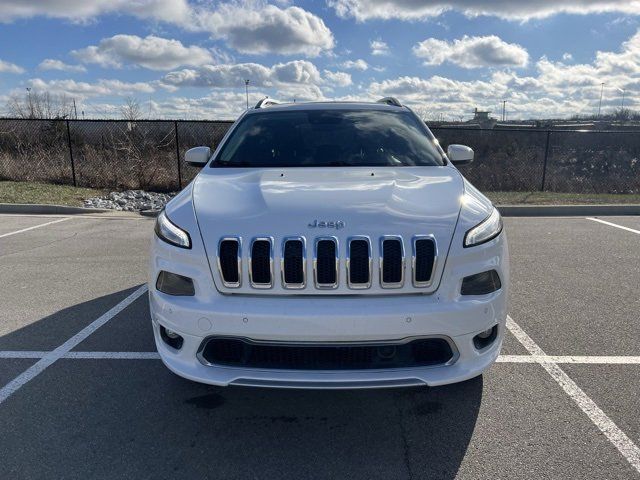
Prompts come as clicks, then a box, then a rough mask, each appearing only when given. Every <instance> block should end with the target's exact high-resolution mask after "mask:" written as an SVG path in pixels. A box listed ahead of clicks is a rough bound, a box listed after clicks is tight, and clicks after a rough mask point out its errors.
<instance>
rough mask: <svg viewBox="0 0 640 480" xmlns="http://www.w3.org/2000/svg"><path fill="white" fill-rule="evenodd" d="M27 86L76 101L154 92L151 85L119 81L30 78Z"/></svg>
mask: <svg viewBox="0 0 640 480" xmlns="http://www.w3.org/2000/svg"><path fill="white" fill-rule="evenodd" d="M27 84H28V85H29V86H30V87H31V88H32V89H33V90H34V91H38V92H48V93H51V94H55V95H67V96H69V97H74V98H78V99H82V98H89V97H108V96H121V95H136V94H149V93H153V92H155V88H154V86H153V85H152V84H150V83H146V82H133V83H128V82H122V81H120V80H98V81H97V82H93V83H89V82H77V81H75V80H49V81H46V80H42V79H41V78H32V79H30V80H29V81H28V82H27Z"/></svg>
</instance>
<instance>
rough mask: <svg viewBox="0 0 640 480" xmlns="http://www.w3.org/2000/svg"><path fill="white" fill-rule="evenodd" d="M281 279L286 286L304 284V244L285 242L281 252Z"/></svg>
mask: <svg viewBox="0 0 640 480" xmlns="http://www.w3.org/2000/svg"><path fill="white" fill-rule="evenodd" d="M282 258H283V271H282V275H283V279H284V283H285V285H286V286H290V285H303V284H304V244H303V242H302V240H297V239H296V240H287V241H286V242H285V244H284V249H283V252H282Z"/></svg>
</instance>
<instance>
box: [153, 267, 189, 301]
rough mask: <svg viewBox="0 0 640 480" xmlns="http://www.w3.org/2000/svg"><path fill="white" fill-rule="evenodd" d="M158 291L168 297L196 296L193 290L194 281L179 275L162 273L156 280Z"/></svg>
mask: <svg viewBox="0 0 640 480" xmlns="http://www.w3.org/2000/svg"><path fill="white" fill-rule="evenodd" d="M156 289H158V290H159V291H161V292H162V293H166V294H167V295H176V296H181V297H192V296H194V295H195V294H196V291H195V289H194V288H193V280H191V279H190V278H189V277H183V276H182V275H178V274H177V273H171V272H165V271H162V272H160V274H159V275H158V280H156Z"/></svg>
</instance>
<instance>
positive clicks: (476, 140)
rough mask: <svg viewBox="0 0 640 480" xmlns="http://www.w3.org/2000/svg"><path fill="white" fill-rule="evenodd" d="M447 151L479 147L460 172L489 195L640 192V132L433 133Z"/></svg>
mask: <svg viewBox="0 0 640 480" xmlns="http://www.w3.org/2000/svg"><path fill="white" fill-rule="evenodd" d="M432 131H433V133H434V135H435V136H436V137H437V138H438V140H439V142H440V144H441V145H442V147H443V148H444V149H445V150H446V149H447V146H448V145H450V144H452V143H461V144H463V145H468V146H470V147H471V148H473V150H474V152H475V158H474V161H473V162H472V163H471V164H469V165H467V166H463V167H460V171H461V172H462V173H463V174H464V175H465V176H466V177H467V178H468V179H469V181H470V182H471V183H473V184H474V185H475V186H477V187H478V188H479V189H480V190H483V191H488V192H491V191H552V192H567V193H640V132H637V131H584V130H511V129H509V130H507V129H503V130H501V129H493V130H478V129H470V128H453V127H441V128H432Z"/></svg>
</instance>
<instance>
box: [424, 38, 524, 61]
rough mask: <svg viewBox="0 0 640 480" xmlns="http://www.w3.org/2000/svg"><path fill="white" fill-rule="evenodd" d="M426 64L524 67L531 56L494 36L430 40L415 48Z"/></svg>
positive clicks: (517, 46)
mask: <svg viewBox="0 0 640 480" xmlns="http://www.w3.org/2000/svg"><path fill="white" fill-rule="evenodd" d="M413 53H414V55H416V56H417V57H419V58H423V59H424V63H425V65H441V64H443V63H445V62H449V63H453V64H455V65H458V66H460V67H463V68H480V67H525V66H526V65H527V63H529V54H528V53H527V51H526V50H525V49H524V48H522V47H521V46H520V45H518V44H515V43H507V42H505V41H504V40H502V39H501V38H499V37H497V36H495V35H489V36H485V37H468V36H466V35H465V36H464V37H462V38H461V39H456V40H454V41H453V42H449V41H446V40H438V39H436V38H428V39H426V40H424V41H423V42H420V43H418V44H417V45H415V46H414V47H413Z"/></svg>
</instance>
